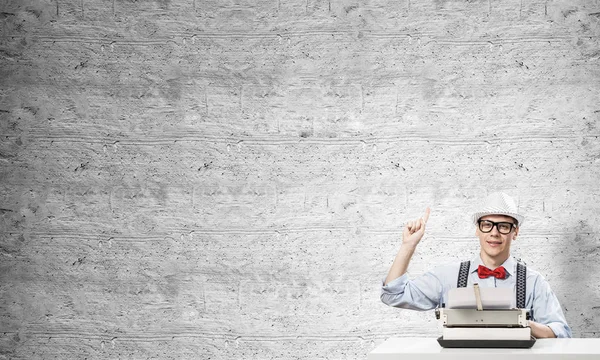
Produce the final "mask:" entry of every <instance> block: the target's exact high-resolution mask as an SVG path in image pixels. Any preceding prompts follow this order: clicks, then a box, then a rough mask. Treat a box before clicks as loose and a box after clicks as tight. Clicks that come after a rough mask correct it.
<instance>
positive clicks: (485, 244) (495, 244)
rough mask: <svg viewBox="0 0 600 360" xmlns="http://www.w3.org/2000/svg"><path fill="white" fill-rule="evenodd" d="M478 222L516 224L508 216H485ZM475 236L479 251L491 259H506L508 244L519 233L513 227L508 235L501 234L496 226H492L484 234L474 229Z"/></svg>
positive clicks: (516, 228) (508, 251)
mask: <svg viewBox="0 0 600 360" xmlns="http://www.w3.org/2000/svg"><path fill="white" fill-rule="evenodd" d="M480 220H489V221H493V222H495V223H498V222H509V223H512V224H515V223H516V220H515V219H513V218H512V217H510V216H505V215H486V216H483V217H482V218H481V219H480ZM476 228H477V230H476V232H475V234H476V235H477V237H478V238H479V245H480V246H481V250H482V251H483V252H485V254H487V255H488V256H489V257H490V258H492V259H506V258H508V256H509V254H510V244H511V242H512V241H513V240H514V239H515V238H516V237H517V234H518V233H519V228H518V227H513V229H512V231H511V232H510V233H508V234H501V233H500V232H499V231H498V226H494V227H493V228H492V231H490V232H488V233H484V232H482V231H481V230H480V229H479V226H477V227H476Z"/></svg>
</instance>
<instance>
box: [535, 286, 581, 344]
mask: <svg viewBox="0 0 600 360" xmlns="http://www.w3.org/2000/svg"><path fill="white" fill-rule="evenodd" d="M533 296H534V298H533V318H534V321H536V322H538V323H540V324H544V325H547V326H549V327H550V328H551V329H552V332H554V335H556V337H557V338H570V337H572V334H571V328H570V327H569V325H567V320H566V319H565V315H564V314H563V311H562V308H561V306H560V303H559V301H558V299H557V298H556V295H555V294H554V292H553V291H552V289H550V284H548V282H547V281H546V279H544V278H543V277H541V276H540V277H539V278H538V279H537V281H536V282H535V285H534V292H533Z"/></svg>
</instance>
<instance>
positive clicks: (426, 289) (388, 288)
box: [381, 193, 571, 338]
mask: <svg viewBox="0 0 600 360" xmlns="http://www.w3.org/2000/svg"><path fill="white" fill-rule="evenodd" d="M429 212H430V210H429V208H427V210H426V211H425V215H424V216H423V217H422V218H420V219H418V220H415V221H410V222H408V223H407V224H406V226H405V227H404V231H403V234H402V245H400V250H399V251H398V254H397V255H396V258H395V259H394V262H393V264H392V267H391V268H390V271H389V273H388V275H387V277H386V278H385V280H384V282H383V286H382V289H381V301H383V302H384V303H385V304H387V305H390V306H395V307H399V308H405V309H412V310H430V309H434V308H436V307H439V306H441V304H442V303H447V298H446V296H447V293H448V290H450V289H451V288H455V287H457V286H458V274H459V269H460V266H461V264H459V263H457V264H454V265H446V266H439V267H436V268H434V269H432V270H431V271H429V272H427V273H425V274H423V275H422V276H420V277H417V278H415V279H412V280H410V279H409V278H408V275H407V274H406V269H407V268H408V264H409V262H410V259H411V257H412V255H413V253H414V251H415V249H416V247H417V244H418V243H419V241H421V239H422V238H423V234H424V233H425V225H426V224H427V220H428V219H429ZM523 220H524V217H523V216H522V215H520V214H519V213H518V210H517V206H516V205H515V202H514V200H513V199H512V198H511V197H510V196H508V195H506V194H504V193H493V194H490V195H489V196H488V197H487V198H486V200H485V202H484V203H483V204H482V206H481V207H480V210H479V211H478V212H476V213H475V214H474V215H473V222H474V223H475V225H476V230H475V234H476V235H477V237H478V238H479V245H480V247H481V249H480V252H479V254H477V256H475V257H474V258H473V259H472V260H471V261H470V264H469V265H470V266H469V270H468V279H467V282H466V286H469V287H471V286H473V284H474V283H478V284H479V286H480V287H509V288H513V289H514V288H515V284H516V278H517V270H516V269H517V261H516V260H515V259H514V258H513V257H512V256H511V255H510V245H511V243H512V242H513V241H514V240H515V239H516V238H517V235H518V234H519V227H520V226H521V225H522V223H523ZM525 280H526V281H525V286H526V287H525V288H526V291H525V307H524V308H526V309H529V310H530V313H531V314H532V317H533V319H532V320H530V321H529V326H530V327H531V334H532V336H534V337H535V338H549V337H571V329H570V328H569V326H568V325H567V322H566V320H565V317H564V315H563V312H562V308H561V306H560V304H559V302H558V299H557V298H556V296H555V295H554V293H553V292H552V290H551V289H550V285H549V284H548V282H547V281H546V280H545V279H544V278H543V277H542V276H541V275H540V274H539V273H538V272H536V271H534V270H532V269H530V268H529V267H527V268H526V277H525Z"/></svg>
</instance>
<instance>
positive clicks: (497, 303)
mask: <svg viewBox="0 0 600 360" xmlns="http://www.w3.org/2000/svg"><path fill="white" fill-rule="evenodd" d="M479 293H480V295H481V304H482V305H483V308H484V309H514V308H515V307H516V303H515V301H516V300H515V293H514V289H511V288H482V287H480V288H479ZM446 307H447V308H448V309H477V301H476V300H475V292H474V291H473V288H472V287H466V288H455V289H450V291H448V303H447V304H446Z"/></svg>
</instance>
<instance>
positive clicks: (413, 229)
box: [402, 208, 431, 247]
mask: <svg viewBox="0 0 600 360" xmlns="http://www.w3.org/2000/svg"><path fill="white" fill-rule="evenodd" d="M430 212H431V210H430V209H429V208H427V209H426V210H425V215H423V217H422V218H419V219H417V220H413V221H409V222H407V223H406V225H405V226H404V231H403V232H402V244H406V245H408V246H412V247H416V246H417V244H418V243H419V241H421V239H422V238H423V235H424V234H425V225H426V224H427V220H429V213H430Z"/></svg>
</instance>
